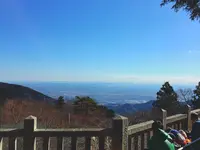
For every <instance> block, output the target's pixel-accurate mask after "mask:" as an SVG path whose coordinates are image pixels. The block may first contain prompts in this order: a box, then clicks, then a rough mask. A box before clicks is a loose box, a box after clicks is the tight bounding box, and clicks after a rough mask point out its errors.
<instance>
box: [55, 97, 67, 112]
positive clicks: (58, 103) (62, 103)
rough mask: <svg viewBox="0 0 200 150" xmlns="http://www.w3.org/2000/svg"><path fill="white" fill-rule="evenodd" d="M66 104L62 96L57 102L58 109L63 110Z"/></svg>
mask: <svg viewBox="0 0 200 150" xmlns="http://www.w3.org/2000/svg"><path fill="white" fill-rule="evenodd" d="M64 104H65V100H64V97H63V96H60V97H59V98H58V100H57V107H58V109H62V108H63V106H64Z"/></svg>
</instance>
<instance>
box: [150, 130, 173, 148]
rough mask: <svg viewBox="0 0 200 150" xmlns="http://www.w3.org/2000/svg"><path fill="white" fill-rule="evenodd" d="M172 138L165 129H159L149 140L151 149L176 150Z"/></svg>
mask: <svg viewBox="0 0 200 150" xmlns="http://www.w3.org/2000/svg"><path fill="white" fill-rule="evenodd" d="M171 141H172V139H171V137H170V136H169V134H167V133H166V132H165V131H163V130H161V129H159V130H158V132H157V133H155V134H154V135H153V136H152V137H151V138H150V140H149V141H148V148H149V150H175V146H174V144H173V143H172V142H171Z"/></svg>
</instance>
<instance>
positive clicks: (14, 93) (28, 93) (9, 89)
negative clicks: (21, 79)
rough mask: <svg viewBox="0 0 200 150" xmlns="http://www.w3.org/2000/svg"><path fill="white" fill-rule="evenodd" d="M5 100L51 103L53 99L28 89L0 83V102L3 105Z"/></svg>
mask: <svg viewBox="0 0 200 150" xmlns="http://www.w3.org/2000/svg"><path fill="white" fill-rule="evenodd" d="M7 99H28V100H37V101H44V100H47V101H52V100H54V99H53V98H51V97H49V96H47V95H44V94H43V93H41V92H38V91H36V90H33V89H31V88H29V87H26V86H22V85H18V84H10V83H5V82H0V101H1V103H3V102H4V101H6V100H7Z"/></svg>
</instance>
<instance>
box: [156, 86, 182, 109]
mask: <svg viewBox="0 0 200 150" xmlns="http://www.w3.org/2000/svg"><path fill="white" fill-rule="evenodd" d="M178 104H179V102H178V96H177V94H176V92H175V91H174V89H173V87H172V86H171V85H170V84H169V82H165V83H164V84H163V85H162V87H161V88H160V90H159V91H158V92H157V100H156V101H155V102H154V103H153V106H154V107H159V108H162V109H165V110H167V111H168V112H171V111H172V110H174V109H175V108H176V107H177V106H178Z"/></svg>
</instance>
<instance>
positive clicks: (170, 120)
mask: <svg viewBox="0 0 200 150" xmlns="http://www.w3.org/2000/svg"><path fill="white" fill-rule="evenodd" d="M186 118H187V114H177V115H173V116H169V117H167V124H168V123H173V122H176V121H179V120H183V119H186Z"/></svg>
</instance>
